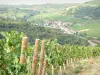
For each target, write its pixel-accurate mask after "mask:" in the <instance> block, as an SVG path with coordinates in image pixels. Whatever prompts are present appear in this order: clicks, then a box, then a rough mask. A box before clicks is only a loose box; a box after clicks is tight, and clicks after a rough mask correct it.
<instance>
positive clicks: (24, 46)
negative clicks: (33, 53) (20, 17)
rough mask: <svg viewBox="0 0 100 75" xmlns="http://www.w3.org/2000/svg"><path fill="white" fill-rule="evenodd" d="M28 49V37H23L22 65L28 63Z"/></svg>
mask: <svg viewBox="0 0 100 75" xmlns="http://www.w3.org/2000/svg"><path fill="white" fill-rule="evenodd" d="M27 47H28V37H26V36H25V37H23V39H22V47H21V56H20V63H21V64H24V63H26V52H27Z"/></svg>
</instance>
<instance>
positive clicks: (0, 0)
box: [0, 0, 90, 5]
mask: <svg viewBox="0 0 100 75" xmlns="http://www.w3.org/2000/svg"><path fill="white" fill-rule="evenodd" d="M86 1H90V0H0V4H10V5H19V4H28V5H31V4H44V3H84V2H86Z"/></svg>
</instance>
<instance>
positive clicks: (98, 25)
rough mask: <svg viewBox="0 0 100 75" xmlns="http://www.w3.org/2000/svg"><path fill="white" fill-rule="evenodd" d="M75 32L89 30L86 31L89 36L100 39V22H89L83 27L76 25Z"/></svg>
mask: <svg viewBox="0 0 100 75" xmlns="http://www.w3.org/2000/svg"><path fill="white" fill-rule="evenodd" d="M72 28H73V29H74V30H84V29H89V30H88V31H86V33H87V35H88V36H96V37H100V22H99V21H88V22H86V23H84V24H83V25H82V26H79V25H76V26H73V27H72Z"/></svg>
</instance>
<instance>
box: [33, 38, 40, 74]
mask: <svg viewBox="0 0 100 75" xmlns="http://www.w3.org/2000/svg"><path fill="white" fill-rule="evenodd" d="M39 43H40V40H39V39H36V41H35V49H34V54H33V63H32V68H33V75H36V65H37V59H38V49H39Z"/></svg>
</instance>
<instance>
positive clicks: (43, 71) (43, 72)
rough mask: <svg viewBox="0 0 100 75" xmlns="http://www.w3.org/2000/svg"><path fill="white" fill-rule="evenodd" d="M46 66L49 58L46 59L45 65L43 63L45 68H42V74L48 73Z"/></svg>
mask: <svg viewBox="0 0 100 75" xmlns="http://www.w3.org/2000/svg"><path fill="white" fill-rule="evenodd" d="M46 67H47V60H46V59H45V60H44V65H43V70H42V75H45V74H46Z"/></svg>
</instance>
